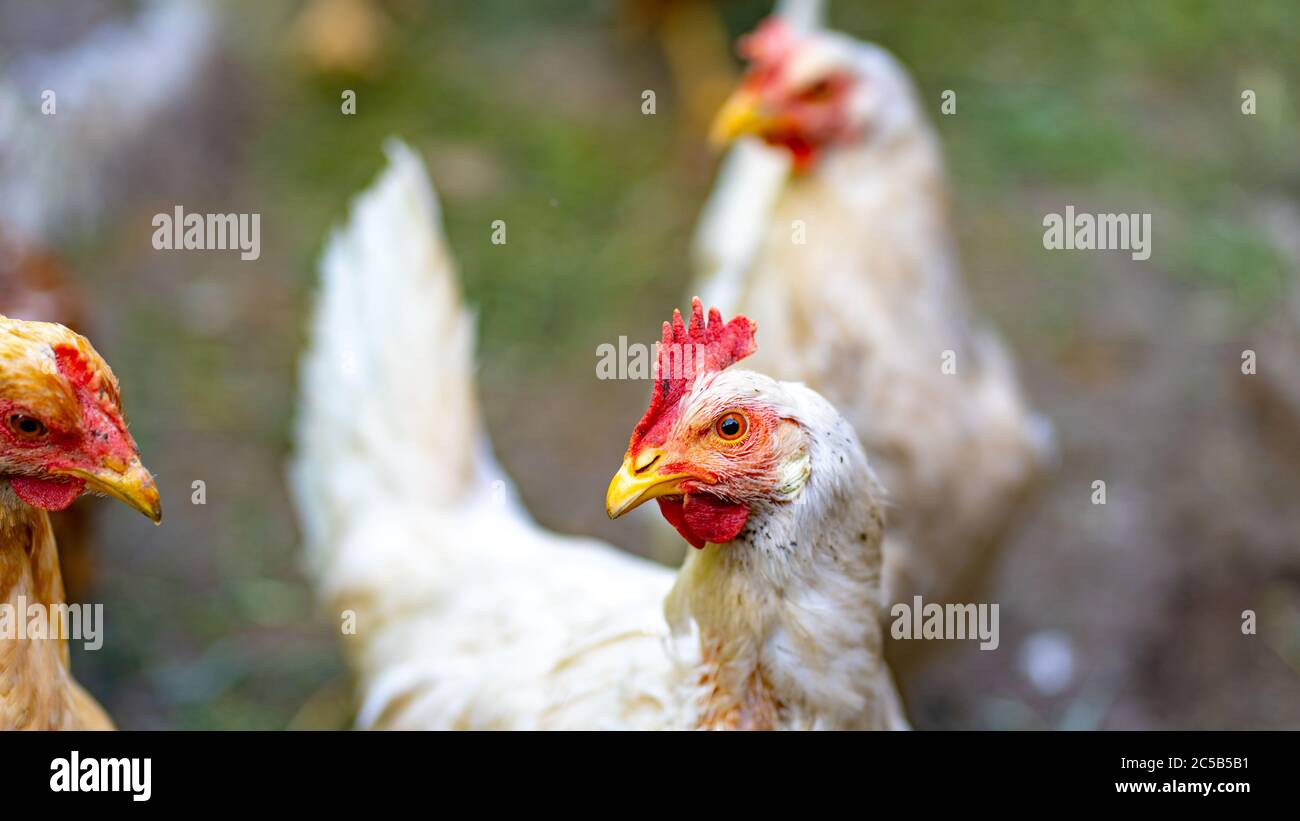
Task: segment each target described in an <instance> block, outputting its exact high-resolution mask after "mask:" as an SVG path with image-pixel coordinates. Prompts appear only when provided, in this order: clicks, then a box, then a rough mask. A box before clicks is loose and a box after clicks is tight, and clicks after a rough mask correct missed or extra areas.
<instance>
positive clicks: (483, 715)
mask: <svg viewBox="0 0 1300 821" xmlns="http://www.w3.org/2000/svg"><path fill="white" fill-rule="evenodd" d="M389 155H390V167H389V169H388V170H387V171H386V172H385V173H384V174H383V176H382V177H381V178H380V180H379V181H378V182H377V183H376V184H375V186H374V188H373V189H372V190H370V191H369V192H367V193H366V194H365V195H364V196H363V197H361V198H360V199H359V201H358V202H357V204H356V205H355V207H354V210H353V214H352V217H351V221H350V224H349V225H348V226H347V227H346V229H344V230H343V231H341V232H339V233H337V234H336V235H335V236H334V237H333V238H332V240H331V242H330V244H329V246H328V248H327V250H326V253H325V256H324V259H323V263H322V275H323V289H322V293H321V295H320V302H319V305H318V308H317V313H316V317H315V321H314V324H313V328H312V340H313V341H312V348H311V350H310V351H309V353H308V355H307V357H306V359H305V361H304V366H303V373H302V382H303V388H302V405H301V412H300V417H299V420H298V447H297V454H296V457H295V461H294V465H293V469H292V479H293V482H292V484H293V487H294V490H295V495H296V498H297V503H298V504H297V508H298V510H299V514H300V517H301V519H302V522H303V528H304V532H305V536H306V542H307V547H308V559H309V562H310V564H311V569H312V570H313V573H314V575H315V576H316V578H317V579H318V581H319V584H320V587H321V590H322V593H323V595H324V598H325V600H326V601H327V602H328V603H329V605H330V606H331V608H332V609H333V610H334V612H335V613H336V614H337V615H338V617H340V618H341V619H342V620H343V623H344V625H345V629H344V633H345V635H344V636H343V642H344V645H345V647H346V648H347V651H348V654H349V656H350V658H351V661H352V664H353V667H354V669H355V670H356V672H357V675H358V678H359V685H360V690H361V696H362V707H361V712H360V716H359V719H358V723H359V725H360V726H362V727H385V728H426V729H428V728H454V729H489V728H490V729H505V728H516V729H520V728H524V729H535V728H542V729H562V728H570V729H577V728H586V729H591V728H642V729H650V728H693V727H699V728H785V727H804V728H863V729H867V728H890V727H900V726H904V723H903V721H902V718H901V713H900V712H899V710H898V703H897V697H896V695H895V693H894V690H893V685H892V682H891V680H890V678H889V673H888V670H887V669H886V667H885V665H884V662H883V660H882V658H881V654H880V643H881V636H880V626H879V622H878V616H877V613H878V607H879V604H880V594H879V576H880V556H879V546H880V538H881V525H880V511H879V508H878V506H877V504H876V498H877V492H876V486H875V484H874V479H873V477H872V475H871V472H870V469H869V468H868V466H867V463H866V459H865V457H864V456H863V454H862V451H861V448H860V447H859V446H858V445H857V443H856V440H855V439H854V437H853V434H852V431H851V430H850V429H849V427H848V426H847V424H846V423H845V422H844V421H843V420H842V419H841V418H840V417H839V415H838V414H837V413H835V411H834V409H833V408H831V406H830V405H829V404H827V403H826V402H825V400H823V399H822V398H821V397H819V396H817V395H816V394H814V393H813V392H811V391H809V390H807V389H805V388H803V387H802V386H797V385H786V384H782V383H777V382H775V381H773V380H771V379H768V378H767V377H765V376H761V375H759V374H755V373H752V372H749V371H744V370H739V369H735V368H733V369H730V370H725V371H720V372H718V373H714V374H710V375H709V376H708V377H707V378H705V377H701V378H699V379H697V380H696V381H695V383H694V384H693V387H692V389H691V391H690V392H689V393H688V394H687V395H686V396H685V397H684V398H683V399H682V400H681V404H680V409H681V417H680V418H681V420H682V421H681V422H680V424H681V425H683V426H686V425H688V424H690V423H691V420H693V419H695V417H697V416H699V415H702V414H707V413H709V412H710V410H709V409H710V408H713V407H714V406H715V405H717V404H718V403H723V404H725V403H728V402H759V401H761V402H762V403H763V407H764V408H766V409H768V411H770V412H772V413H776V414H778V415H781V416H783V417H784V418H788V419H790V420H795V421H792V422H791V424H792V425H796V426H797V430H792V431H791V432H790V434H789V435H790V437H792V438H791V439H790V440H789V442H790V443H792V444H791V447H798V448H802V450H801V451H799V452H800V453H801V454H803V455H802V456H801V459H802V461H798V462H797V464H799V465H802V466H803V469H802V470H799V471H796V472H795V473H794V474H793V478H791V479H789V481H787V482H785V483H784V485H783V487H784V488H785V489H784V490H783V491H782V492H788V493H789V494H791V495H790V496H789V498H785V497H783V498H781V499H779V500H772V501H767V502H762V503H759V504H756V506H755V507H754V509H753V510H752V512H751V514H750V517H749V521H748V524H747V525H746V527H745V529H744V530H743V531H742V532H741V533H740V534H739V535H738V536H737V537H736V539H735V540H734V541H733V542H731V543H730V544H724V545H715V544H708V545H706V547H705V549H704V550H701V551H693V552H692V555H691V556H690V558H689V559H688V560H687V562H686V564H685V566H684V567H683V568H682V570H681V572H680V573H679V574H677V576H676V579H674V575H673V573H672V572H671V571H669V570H668V569H667V568H664V567H661V566H659V565H656V564H653V563H650V562H647V561H645V560H642V559H638V558H635V557H632V556H629V555H627V554H623V553H620V552H618V551H616V550H614V549H612V548H610V547H608V546H607V545H604V544H600V543H598V542H595V541H592V540H589V539H579V538H571V537H566V536H561V535H557V534H552V533H549V532H547V531H545V530H543V529H541V528H540V527H539V526H538V525H537V524H536V523H534V522H533V521H532V520H531V518H530V517H529V515H528V514H527V512H526V511H525V510H524V509H523V508H522V506H521V505H520V504H519V502H518V501H517V499H516V498H515V496H514V493H513V491H512V490H511V487H510V484H509V482H508V480H507V479H506V478H505V477H504V476H503V475H502V474H501V472H500V470H499V468H498V467H497V466H496V464H495V462H494V461H493V459H492V457H491V456H490V454H489V450H490V449H489V447H488V444H487V441H486V437H485V434H484V432H483V430H482V426H481V421H480V418H479V413H478V409H477V403H476V400H475V398H474V389H473V383H472V369H473V365H472V361H473V360H472V339H473V335H472V323H471V320H470V317H469V315H468V313H467V311H466V310H465V308H464V307H463V306H462V305H461V304H460V299H459V295H458V287H457V284H456V282H455V274H454V269H453V266H452V263H451V259H450V256H449V253H448V250H447V248H446V244H445V241H444V240H443V238H442V231H441V227H440V225H439V216H438V208H437V202H436V199H435V198H434V195H433V192H432V189H431V187H430V185H429V183H428V181H427V178H426V176H425V172H424V170H423V167H422V165H421V163H420V162H419V160H418V159H417V158H416V157H415V156H414V155H413V154H412V153H411V152H410V150H409V149H407V148H405V147H404V146H401V145H400V144H394V145H391V146H390V148H389ZM675 430H676V429H675ZM683 430H689V428H684V429H683ZM679 433H680V434H681V435H683V436H684V435H686V434H685V433H683V432H679ZM783 441H785V440H783ZM809 465H811V470H810V471H809V470H808V469H807V468H808V466H809ZM787 486H788V487H787ZM796 497H797V501H798V502H799V503H797V504H796V503H795V501H796ZM796 545H797V547H796ZM349 620H354V621H355V630H354V631H349V630H348V629H347V627H346V625H347V624H348V622H349Z"/></svg>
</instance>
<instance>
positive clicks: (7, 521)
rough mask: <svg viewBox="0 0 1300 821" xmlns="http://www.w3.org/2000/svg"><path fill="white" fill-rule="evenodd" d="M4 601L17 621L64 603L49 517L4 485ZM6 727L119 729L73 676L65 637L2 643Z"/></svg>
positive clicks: (0, 579) (0, 707) (1, 722)
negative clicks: (36, 609)
mask: <svg viewBox="0 0 1300 821" xmlns="http://www.w3.org/2000/svg"><path fill="white" fill-rule="evenodd" d="M0 602H3V603H4V605H5V609H6V610H9V611H11V612H13V613H14V614H15V615H16V617H17V618H20V619H26V618H27V608H28V606H30V605H32V604H37V605H39V606H41V607H43V608H47V609H48V608H51V607H53V606H56V605H59V604H62V603H63V579H62V576H61V575H60V573H59V556H58V551H57V549H56V547H55V543H54V533H53V531H52V530H51V529H50V520H49V516H48V514H46V513H45V511H43V510H37V509H35V508H32V507H30V506H28V505H27V504H25V503H24V502H22V501H21V500H20V499H19V498H18V497H17V496H16V495H15V494H14V492H13V491H12V490H10V488H9V486H8V485H7V484H4V486H3V487H0ZM0 728H3V729H9V730H111V729H113V723H112V722H111V721H110V720H109V718H108V715H107V714H106V713H105V712H104V710H103V708H101V707H100V706H99V704H98V703H97V702H96V701H95V700H94V699H93V698H91V696H89V695H88V694H87V693H86V691H85V690H83V689H82V688H81V686H80V685H79V684H77V682H76V681H75V680H74V679H73V678H72V673H71V669H70V662H69V658H68V643H67V641H65V640H64V639H61V638H60V639H45V640H19V639H16V638H6V637H0Z"/></svg>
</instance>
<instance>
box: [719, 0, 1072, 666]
mask: <svg viewBox="0 0 1300 821" xmlns="http://www.w3.org/2000/svg"><path fill="white" fill-rule="evenodd" d="M819 5H820V4H818V3H815V2H813V3H808V2H802V3H801V2H792V3H786V4H783V6H782V7H779V8H778V15H789V16H777V17H774V18H772V19H770V20H768V21H766V22H764V23H763V24H762V25H761V26H760V27H759V28H758V30H757V31H756V32H754V33H753V34H752V35H750V36H748V37H746V38H744V39H743V40H742V42H741V46H740V50H741V53H742V55H743V56H744V57H745V58H746V59H747V60H748V61H749V71H748V73H747V74H746V75H745V77H744V79H743V80H742V81H741V84H740V86H739V88H738V89H737V90H736V91H735V93H734V94H733V95H732V97H731V98H730V99H729V100H728V102H727V103H726V104H725V105H724V107H723V109H722V111H721V112H720V113H719V115H718V118H717V120H716V122H715V124H714V130H713V134H712V137H713V139H714V141H715V142H716V143H718V144H720V145H724V144H729V143H732V142H733V141H735V144H734V146H733V147H732V150H731V152H730V155H729V156H728V157H727V158H726V160H725V161H724V164H723V166H722V168H721V171H720V172H719V176H718V180H717V183H716V187H715V190H714V192H713V194H712V195H711V197H710V199H709V201H708V203H707V205H706V207H705V209H704V212H703V215H702V217H701V220H700V225H699V228H698V233H697V237H696V241H695V248H694V256H695V259H696V262H697V271H698V273H699V275H698V278H697V281H696V284H695V285H694V286H693V290H694V291H698V292H699V293H700V294H701V295H702V297H703V298H704V299H705V300H706V301H708V302H709V303H710V304H715V305H718V306H721V308H722V310H723V311H724V312H741V313H744V314H746V315H748V316H750V317H752V318H753V319H754V320H755V322H757V323H758V326H759V328H761V329H762V332H763V336H764V341H765V343H766V344H765V345H764V347H763V349H762V350H760V351H759V353H758V354H757V356H756V357H755V363H756V364H755V367H756V368H758V369H759V370H761V371H763V372H765V373H770V374H772V375H773V376H775V377H776V378H779V379H790V380H799V381H802V382H804V383H806V384H807V385H809V386H810V387H812V388H814V389H815V390H817V391H819V392H821V393H822V394H823V395H825V396H826V397H827V398H828V399H829V400H830V401H831V402H832V403H833V404H834V405H835V406H836V407H837V408H839V409H840V411H841V412H842V413H843V414H844V415H845V416H846V418H848V420H849V421H850V422H851V423H852V424H853V427H854V428H855V430H856V431H857V433H858V436H859V437H860V438H861V440H862V442H863V445H864V447H865V448H866V450H867V453H868V455H869V456H870V457H871V459H872V461H873V464H875V465H877V466H878V468H879V470H880V474H881V478H882V480H883V482H884V484H885V487H886V488H887V489H888V490H889V494H890V505H889V537H888V538H887V539H886V557H885V567H886V576H885V584H886V592H887V598H886V602H887V603H888V602H897V601H908V602H910V601H911V599H912V597H913V596H914V595H922V596H924V598H925V599H926V601H936V602H944V601H970V600H971V599H970V598H969V597H970V596H972V595H974V594H975V593H977V592H978V587H979V583H980V581H981V579H982V577H983V576H984V573H985V570H986V569H987V567H988V566H989V563H990V560H991V559H992V558H993V557H994V556H995V554H996V547H997V546H998V544H999V541H1000V536H1001V534H1002V533H1003V531H1004V530H1005V528H1006V527H1007V525H1008V523H1009V522H1010V521H1011V520H1012V517H1013V514H1014V513H1015V511H1016V509H1017V506H1018V504H1019V503H1020V502H1021V501H1022V499H1023V497H1024V496H1025V494H1026V491H1027V490H1028V489H1029V488H1030V487H1031V485H1032V484H1033V483H1034V480H1035V478H1037V477H1038V476H1039V474H1040V472H1041V470H1042V468H1043V466H1044V464H1045V462H1046V461H1047V460H1048V459H1049V458H1050V457H1051V454H1052V452H1053V446H1052V439H1053V437H1052V433H1051V428H1050V425H1049V424H1047V423H1046V421H1045V420H1043V419H1041V418H1039V417H1037V416H1035V415H1034V414H1033V413H1031V412H1030V411H1029V409H1028V407H1027V406H1026V404H1025V401H1024V399H1023V398H1022V396H1021V393H1020V389H1019V386H1018V382H1017V378H1016V375H1015V372H1014V368H1013V366H1012V363H1011V360H1010V358H1009V356H1008V355H1007V353H1006V351H1005V350H1004V348H1003V346H1002V344H1001V343H1000V341H999V340H998V339H997V338H996V336H995V335H994V334H993V333H992V331H991V330H988V329H985V328H982V327H980V326H979V325H978V323H977V322H976V321H975V320H974V319H973V318H972V315H971V311H970V309H969V306H968V303H967V299H966V295H965V293H964V292H963V289H962V285H961V281H960V270H959V265H958V261H957V254H956V245H955V242H954V239H953V236H952V232H951V228H950V226H949V222H948V208H949V194H948V188H947V182H946V180H945V175H944V170H943V162H942V157H941V153H940V146H939V142H938V138H937V135H936V134H935V133H934V131H933V129H932V128H931V126H930V125H929V123H928V122H927V120H926V117H925V114H924V112H923V111H922V108H921V104H920V102H919V101H918V99H917V95H916V93H915V90H914V89H913V86H912V83H911V81H910V79H909V77H908V75H907V72H906V70H905V69H904V68H903V67H902V66H901V65H900V64H899V63H898V61H897V60H895V59H894V57H893V56H892V55H890V54H889V53H887V52H886V51H885V50H883V49H881V48H880V47H878V46H875V45H871V44H868V43H862V42H858V41H855V40H853V39H851V38H849V37H847V36H845V35H843V34H839V33H835V32H831V31H826V30H823V29H820V28H818V27H817V26H816V25H815V21H816V19H817V17H818V7H819ZM900 644H903V645H909V646H899V645H900ZM934 644H936V643H935V642H902V643H899V642H895V643H894V645H892V646H891V648H890V652H891V654H892V656H891V657H893V658H895V659H896V665H895V666H896V667H897V668H899V669H898V670H897V672H898V675H899V678H900V679H901V680H903V681H904V684H906V679H907V676H908V668H909V667H910V666H911V664H912V662H913V661H915V660H916V659H917V656H918V654H917V653H915V652H914V651H916V650H919V649H920V648H919V645H934Z"/></svg>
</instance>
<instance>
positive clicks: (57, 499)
mask: <svg viewBox="0 0 1300 821" xmlns="http://www.w3.org/2000/svg"><path fill="white" fill-rule="evenodd" d="M9 486H10V487H12V488H13V489H14V493H16V494H18V498H19V499H22V500H23V501H24V502H26V503H27V504H29V505H31V506H32V507H37V508H40V509H41V510H65V509H67V508H68V507H69V506H70V505H71V504H72V503H73V502H75V501H77V497H78V496H80V495H81V492H82V491H83V490H85V489H86V483H85V482H84V481H82V480H81V479H32V478H30V477H27V476H12V477H10V479H9Z"/></svg>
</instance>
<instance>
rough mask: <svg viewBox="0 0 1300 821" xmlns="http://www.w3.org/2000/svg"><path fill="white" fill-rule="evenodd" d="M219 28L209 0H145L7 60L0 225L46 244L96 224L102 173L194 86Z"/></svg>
mask: <svg viewBox="0 0 1300 821" xmlns="http://www.w3.org/2000/svg"><path fill="white" fill-rule="evenodd" d="M216 29H217V26H216V20H215V15H214V13H213V10H212V8H211V7H210V6H209V4H208V3H207V0H165V1H164V0H149V2H147V3H144V4H142V8H141V9H140V10H139V12H138V14H137V15H136V16H135V17H134V18H132V19H130V20H129V21H124V22H120V23H117V22H115V23H109V24H105V25H103V26H100V27H98V28H96V29H95V30H94V31H93V32H92V33H91V34H90V35H89V36H87V37H86V38H84V39H83V40H82V41H80V42H78V43H75V44H73V45H71V46H69V47H67V48H64V49H60V50H58V51H53V52H50V53H47V54H40V55H35V56H31V57H27V58H25V59H23V60H20V61H15V62H13V63H11V64H9V65H7V66H5V71H4V74H3V76H0V230H2V231H3V232H4V234H5V235H6V236H7V237H8V238H9V239H10V240H18V241H21V242H23V243H36V244H42V243H45V244H48V243H50V242H52V241H54V240H57V239H59V238H61V237H63V236H65V235H66V234H67V233H68V232H69V231H70V230H71V229H73V228H77V227H84V226H85V225H86V224H93V222H94V221H95V217H96V215H97V214H98V213H99V212H100V211H101V210H102V208H103V207H104V205H105V200H106V199H107V198H108V197H107V194H106V193H105V190H104V189H105V188H106V185H105V175H106V173H108V172H109V170H111V168H112V166H113V165H114V164H115V163H118V162H120V161H121V157H122V155H123V154H125V153H126V152H128V151H129V150H130V147H131V145H132V144H133V142H134V141H138V140H139V138H140V136H141V135H142V134H145V133H146V132H147V131H148V129H149V127H150V125H151V124H152V123H154V122H156V120H157V119H158V117H159V116H160V115H161V114H163V113H164V112H166V111H167V110H168V108H169V107H171V106H173V105H175V103H176V101H177V99H178V98H180V97H181V96H182V95H183V94H184V93H185V92H186V90H187V89H189V88H190V87H192V86H193V84H194V82H195V80H196V79H197V78H198V76H199V75H200V73H201V70H202V68H203V67H204V65H205V64H206V59H207V57H208V56H209V55H210V54H211V51H212V48H213V45H214V42H215V40H216V33H217V32H216ZM51 95H52V96H51Z"/></svg>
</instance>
